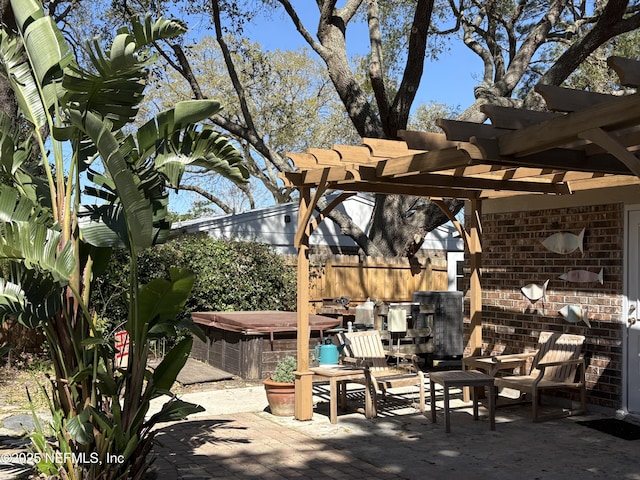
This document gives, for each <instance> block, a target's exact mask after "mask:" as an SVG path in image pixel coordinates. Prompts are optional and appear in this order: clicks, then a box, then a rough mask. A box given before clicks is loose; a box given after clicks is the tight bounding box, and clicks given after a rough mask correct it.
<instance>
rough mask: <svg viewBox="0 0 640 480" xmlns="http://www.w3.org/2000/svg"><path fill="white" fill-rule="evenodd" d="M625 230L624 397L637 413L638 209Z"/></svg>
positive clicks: (630, 214) (639, 372) (639, 394)
mask: <svg viewBox="0 0 640 480" xmlns="http://www.w3.org/2000/svg"><path fill="white" fill-rule="evenodd" d="M627 232H628V237H627V238H628V244H627V298H628V303H629V305H628V308H629V310H628V312H625V313H626V318H625V319H624V320H625V327H623V328H626V329H627V345H626V347H627V356H626V358H627V365H626V370H627V371H626V375H625V377H626V392H627V399H626V400H627V409H628V410H629V413H633V414H640V265H639V264H638V263H639V262H640V210H629V211H628V230H627ZM636 319H637V321H636Z"/></svg>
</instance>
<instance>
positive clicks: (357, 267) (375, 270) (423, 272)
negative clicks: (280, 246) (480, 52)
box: [310, 256, 448, 306]
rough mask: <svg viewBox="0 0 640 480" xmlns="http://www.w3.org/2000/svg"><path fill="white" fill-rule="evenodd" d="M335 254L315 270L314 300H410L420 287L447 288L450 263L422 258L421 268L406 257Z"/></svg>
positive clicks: (317, 303) (317, 302) (319, 303)
mask: <svg viewBox="0 0 640 480" xmlns="http://www.w3.org/2000/svg"><path fill="white" fill-rule="evenodd" d="M355 258H356V260H354V257H340V256H334V257H331V258H329V259H328V260H327V261H326V263H325V264H324V265H315V266H313V267H312V271H311V279H310V280H311V285H310V286H311V289H310V290H311V291H310V295H311V302H312V304H314V305H317V306H321V305H322V302H323V301H324V300H329V299H337V298H340V297H343V296H344V297H349V298H350V300H351V302H352V303H353V304H358V303H362V302H364V301H365V300H366V299H367V298H371V299H374V300H378V301H386V302H390V301H392V302H410V301H412V299H413V292H415V291H418V290H447V287H448V277H447V262H446V260H444V259H435V260H431V261H427V260H422V261H421V263H422V265H421V267H420V268H419V271H418V269H417V268H416V267H414V268H413V271H412V267H411V266H410V265H409V264H408V262H407V260H406V259H400V260H398V261H395V260H389V259H384V260H379V259H366V260H365V261H363V262H360V261H358V260H357V257H355Z"/></svg>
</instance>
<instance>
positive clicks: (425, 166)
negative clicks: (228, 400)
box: [280, 57, 640, 420]
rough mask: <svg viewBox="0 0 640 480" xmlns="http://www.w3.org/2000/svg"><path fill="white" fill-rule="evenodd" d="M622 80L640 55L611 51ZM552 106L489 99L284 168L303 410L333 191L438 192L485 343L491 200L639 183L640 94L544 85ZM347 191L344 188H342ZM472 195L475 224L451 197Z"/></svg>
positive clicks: (632, 76)
mask: <svg viewBox="0 0 640 480" xmlns="http://www.w3.org/2000/svg"><path fill="white" fill-rule="evenodd" d="M609 65H610V66H611V68H613V69H614V70H615V71H616V73H617V74H618V76H619V78H620V81H621V84H622V85H625V86H631V87H638V86H639V85H640V62H638V61H634V60H629V59H622V58H619V57H612V58H611V59H609ZM536 91H537V92H538V93H540V94H541V95H542V96H543V98H544V99H545V101H546V103H547V108H548V110H549V111H545V112H538V111H527V110H518V109H513V108H505V107H499V106H495V105H486V106H485V107H483V111H484V112H485V113H486V114H487V116H488V117H489V119H490V120H491V123H490V124H477V123H470V122H461V121H455V120H439V121H438V125H439V126H440V127H441V128H442V129H443V130H444V132H445V133H444V134H437V133H426V132H414V131H401V132H400V133H399V138H398V139H395V140H383V139H371V138H363V139H362V143H361V145H357V146H351V145H335V146H334V147H333V148H331V149H309V150H308V151H307V152H306V153H291V154H289V155H288V156H289V158H290V159H291V160H292V162H293V164H294V166H295V167H296V168H295V170H294V171H292V172H286V173H282V174H281V175H280V176H281V178H282V179H283V180H284V181H285V183H286V184H287V186H289V187H294V188H296V189H298V190H299V191H300V199H301V200H300V213H299V215H300V222H299V224H298V232H297V235H296V245H297V246H298V247H299V250H298V370H299V371H298V372H297V377H296V418H298V419H299V420H306V419H310V418H311V415H312V383H311V373H310V372H309V359H308V355H307V349H308V338H309V336H308V332H309V328H308V313H309V303H308V295H309V293H308V239H309V236H310V235H311V233H312V231H313V229H314V228H315V227H316V226H317V224H318V223H319V222H320V221H322V219H323V218H324V217H325V216H326V215H328V213H329V212H330V210H331V209H332V208H334V207H335V206H336V205H337V204H338V203H339V201H338V202H333V203H332V204H331V205H329V206H328V207H327V208H326V209H325V210H323V211H322V212H320V214H319V215H318V216H317V217H315V218H313V215H312V211H313V209H314V208H315V206H316V204H317V200H318V198H319V197H320V195H322V194H323V193H324V192H326V191H339V192H342V193H343V195H344V196H348V195H350V194H354V193H356V192H370V193H378V194H404V195H412V196H423V197H431V199H432V200H433V201H434V202H435V203H436V204H437V205H439V206H440V207H441V208H442V209H444V211H445V213H446V214H447V215H448V216H449V218H450V219H452V220H454V224H455V225H456V227H457V228H458V229H459V231H460V233H461V236H462V238H463V239H464V241H465V247H466V250H467V252H468V255H469V258H470V265H471V278H470V297H471V298H470V321H471V325H470V330H471V331H470V333H471V336H470V340H469V345H468V347H469V350H470V351H471V353H472V354H478V353H480V349H481V346H482V326H481V316H482V290H481V285H480V268H481V263H482V262H481V257H482V225H481V217H482V215H481V209H482V200H483V199H491V198H502V197H509V196H516V195H531V194H540V195H570V194H571V193H572V192H575V191H578V190H590V189H601V188H606V187H614V186H623V185H633V184H640V178H639V177H640V158H638V156H637V152H638V151H639V150H640V94H632V95H626V96H622V95H604V94H596V93H591V92H583V91H577V90H570V89H566V88H561V87H554V86H538V87H537V88H536ZM340 198H343V197H340ZM449 198H457V199H466V200H468V201H469V202H470V207H471V209H470V212H469V214H470V219H471V221H470V222H469V225H466V226H464V227H463V226H462V225H460V224H459V223H458V222H455V218H453V215H452V214H451V212H449V211H448V210H447V206H446V202H444V201H443V200H444V199H449Z"/></svg>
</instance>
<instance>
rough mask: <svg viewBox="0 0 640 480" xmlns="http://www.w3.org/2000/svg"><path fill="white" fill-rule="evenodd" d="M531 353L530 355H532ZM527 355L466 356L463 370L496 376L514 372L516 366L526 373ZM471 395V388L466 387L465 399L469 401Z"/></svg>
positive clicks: (522, 373)
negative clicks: (499, 373) (478, 371)
mask: <svg viewBox="0 0 640 480" xmlns="http://www.w3.org/2000/svg"><path fill="white" fill-rule="evenodd" d="M530 356H531V355H529V357H530ZM527 358H528V357H527V356H523V355H520V354H515V355H499V356H493V357H465V358H463V359H462V369H463V370H480V371H481V372H485V373H486V374H487V375H489V376H490V377H495V376H496V374H497V373H498V372H501V371H503V370H504V371H510V372H513V371H514V370H515V369H516V368H517V369H519V370H520V375H524V369H525V367H526V364H527ZM470 398H471V396H470V395H469V389H468V388H465V389H464V392H463V399H464V401H465V402H468V401H469V399H470Z"/></svg>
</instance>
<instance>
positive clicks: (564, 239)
mask: <svg viewBox="0 0 640 480" xmlns="http://www.w3.org/2000/svg"><path fill="white" fill-rule="evenodd" d="M584 231H585V229H584V228H583V229H582V231H581V232H580V233H579V234H578V235H575V234H573V233H569V232H558V233H554V234H553V235H551V236H550V237H547V238H545V239H544V240H543V241H542V245H544V246H545V248H546V249H547V250H549V251H551V252H554V253H560V254H564V253H572V252H575V251H576V250H578V249H580V252H581V253H583V254H584V247H583V243H584Z"/></svg>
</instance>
